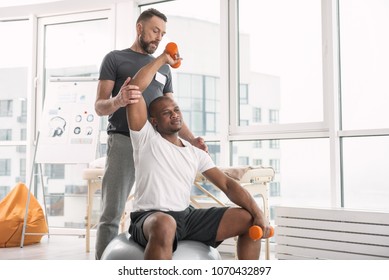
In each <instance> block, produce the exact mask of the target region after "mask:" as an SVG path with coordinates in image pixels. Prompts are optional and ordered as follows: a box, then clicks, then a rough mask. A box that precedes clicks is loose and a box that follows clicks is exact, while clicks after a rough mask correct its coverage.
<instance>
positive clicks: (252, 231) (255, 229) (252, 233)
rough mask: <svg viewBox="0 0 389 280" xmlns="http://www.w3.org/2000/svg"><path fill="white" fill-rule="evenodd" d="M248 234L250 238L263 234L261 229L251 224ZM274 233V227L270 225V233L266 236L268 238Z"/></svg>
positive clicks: (258, 237) (256, 237)
mask: <svg viewBox="0 0 389 280" xmlns="http://www.w3.org/2000/svg"><path fill="white" fill-rule="evenodd" d="M249 235H250V238H251V239H252V240H258V239H261V238H262V236H263V231H262V229H261V228H260V227H259V226H251V227H250V228H249ZM273 235H274V228H273V227H270V234H269V236H268V237H267V238H270V237H272V236H273Z"/></svg>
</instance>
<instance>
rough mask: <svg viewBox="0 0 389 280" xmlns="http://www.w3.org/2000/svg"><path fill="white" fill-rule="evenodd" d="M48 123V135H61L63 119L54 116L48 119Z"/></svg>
mask: <svg viewBox="0 0 389 280" xmlns="http://www.w3.org/2000/svg"><path fill="white" fill-rule="evenodd" d="M49 124H50V137H61V135H62V134H63V133H64V131H65V127H66V121H65V119H64V118H62V117H59V116H56V117H53V118H52V119H51V120H50V123H49Z"/></svg>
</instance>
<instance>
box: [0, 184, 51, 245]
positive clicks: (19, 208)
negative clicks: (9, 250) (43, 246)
mask: <svg viewBox="0 0 389 280" xmlns="http://www.w3.org/2000/svg"><path fill="white" fill-rule="evenodd" d="M27 196H28V188H27V187H26V185H25V184H23V183H18V184H17V185H16V186H15V187H14V188H13V189H12V191H11V192H10V193H9V194H8V195H7V196H6V197H4V198H3V200H2V201H0V248H1V247H16V246H20V241H21V238H22V231H23V223H24V214H25V211H26V202H27ZM47 232H48V227H47V223H46V219H45V214H44V212H43V209H42V208H41V206H40V204H39V202H38V201H37V200H36V198H35V197H34V196H33V194H31V196H30V204H29V208H28V217H27V227H26V233H47ZM42 237H43V235H25V237H24V245H30V244H34V243H39V242H40V241H41V239H42Z"/></svg>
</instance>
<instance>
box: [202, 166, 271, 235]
mask: <svg viewBox="0 0 389 280" xmlns="http://www.w3.org/2000/svg"><path fill="white" fill-rule="evenodd" d="M203 174H204V176H205V177H206V178H207V179H208V180H209V181H211V182H212V183H213V184H214V185H215V186H217V187H218V188H219V189H220V190H221V191H223V192H224V193H225V194H226V195H227V197H228V198H229V199H230V200H231V201H232V202H233V203H235V204H236V205H238V206H240V207H242V208H244V209H246V210H247V211H248V212H249V213H250V214H251V216H253V219H254V224H255V225H259V226H260V227H262V228H263V229H264V228H265V227H267V226H268V222H267V221H265V219H264V216H263V212H262V211H261V210H260V209H259V207H258V205H257V203H256V202H255V200H254V199H253V197H252V196H251V194H250V193H249V192H248V191H247V190H245V189H244V188H242V186H241V185H240V184H239V183H238V182H236V181H235V180H234V179H232V178H230V177H228V176H227V175H226V174H224V173H223V172H222V171H221V170H220V169H219V168H217V167H214V168H211V169H209V170H207V171H205V172H204V173H203Z"/></svg>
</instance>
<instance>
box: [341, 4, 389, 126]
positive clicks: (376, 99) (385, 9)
mask: <svg viewBox="0 0 389 280" xmlns="http://www.w3.org/2000/svg"><path fill="white" fill-rule="evenodd" d="M339 4H340V35H341V37H340V43H341V44H340V48H341V49H340V58H341V66H342V67H341V69H342V73H341V77H342V105H343V106H342V113H343V114H342V127H343V129H347V130H349V129H353V130H359V129H380V128H388V127H389V110H388V106H389V95H388V92H389V84H388V82H387V76H388V64H389V53H388V49H389V36H387V35H386V34H389V17H388V14H389V2H388V1H385V0H372V1H363V0H355V1H354V0H342V1H340V2H339Z"/></svg>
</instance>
